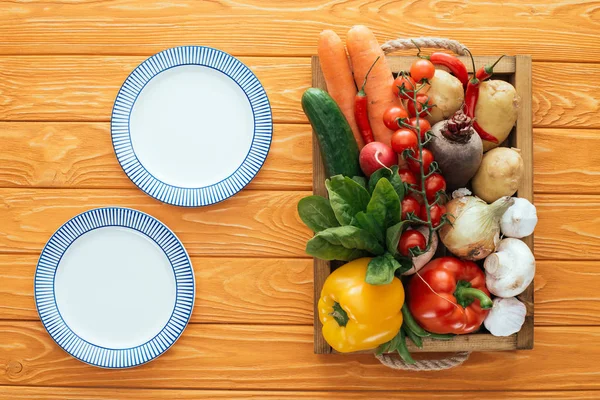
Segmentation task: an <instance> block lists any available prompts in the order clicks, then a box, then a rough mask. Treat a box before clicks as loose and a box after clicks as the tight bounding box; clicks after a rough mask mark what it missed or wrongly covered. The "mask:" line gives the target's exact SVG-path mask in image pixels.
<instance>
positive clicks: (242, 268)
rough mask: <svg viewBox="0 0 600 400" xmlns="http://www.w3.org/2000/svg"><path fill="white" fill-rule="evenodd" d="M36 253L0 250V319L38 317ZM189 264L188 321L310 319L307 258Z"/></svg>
mask: <svg viewBox="0 0 600 400" xmlns="http://www.w3.org/2000/svg"><path fill="white" fill-rule="evenodd" d="M37 258H38V257H37V256H34V255H16V256H12V255H0V319H19V320H37V319H38V315H37V311H36V309H35V300H34V298H33V276H34V272H35V267H36V265H37ZM192 265H193V266H194V272H195V276H196V302H195V304H194V306H195V312H194V313H193V314H192V319H191V322H192V323H236V324H242V323H252V324H305V325H310V324H312V321H313V313H312V305H313V296H312V290H313V285H312V263H311V262H310V261H309V260H304V259H257V258H199V257H192Z"/></svg>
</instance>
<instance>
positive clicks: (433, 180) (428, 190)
mask: <svg viewBox="0 0 600 400" xmlns="http://www.w3.org/2000/svg"><path fill="white" fill-rule="evenodd" d="M445 191H446V180H445V179H444V177H443V176H442V175H441V174H438V173H437V172H434V173H432V174H431V175H429V176H428V177H427V178H426V179H425V195H426V196H427V200H429V201H431V202H433V201H434V200H435V199H436V197H437V196H438V194H439V193H442V194H443V193H444V192H445Z"/></svg>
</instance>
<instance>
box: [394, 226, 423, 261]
mask: <svg viewBox="0 0 600 400" xmlns="http://www.w3.org/2000/svg"><path fill="white" fill-rule="evenodd" d="M426 246H427V239H425V236H423V234H422V233H421V232H419V231H415V230H410V231H405V232H404V233H403V234H402V235H401V236H400V242H398V251H399V252H400V254H402V255H403V256H408V255H410V249H412V248H413V247H418V248H419V249H421V250H425V247H426Z"/></svg>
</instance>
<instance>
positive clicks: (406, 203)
mask: <svg viewBox="0 0 600 400" xmlns="http://www.w3.org/2000/svg"><path fill="white" fill-rule="evenodd" d="M420 209H421V204H420V203H419V200H417V199H416V198H415V196H414V195H412V194H408V195H406V196H405V197H404V199H403V200H402V220H403V221H404V220H406V219H408V214H409V213H413V214H414V215H417V214H419V210H420ZM420 218H421V219H422V220H423V221H425V220H426V219H427V216H425V218H423V216H421V217H420Z"/></svg>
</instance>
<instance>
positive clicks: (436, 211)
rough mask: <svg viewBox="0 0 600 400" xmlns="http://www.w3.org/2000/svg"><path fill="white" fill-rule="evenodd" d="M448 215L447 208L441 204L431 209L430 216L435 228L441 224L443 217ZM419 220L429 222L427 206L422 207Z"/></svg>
mask: <svg viewBox="0 0 600 400" xmlns="http://www.w3.org/2000/svg"><path fill="white" fill-rule="evenodd" d="M444 214H446V206H444V205H440V204H434V205H432V206H431V207H429V215H430V216H431V224H432V225H433V227H434V228H435V227H436V226H438V225H439V224H440V221H441V220H442V216H443V215H444ZM419 218H421V219H422V220H423V221H427V208H426V207H425V204H423V205H422V206H421V211H420V212H419Z"/></svg>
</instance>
